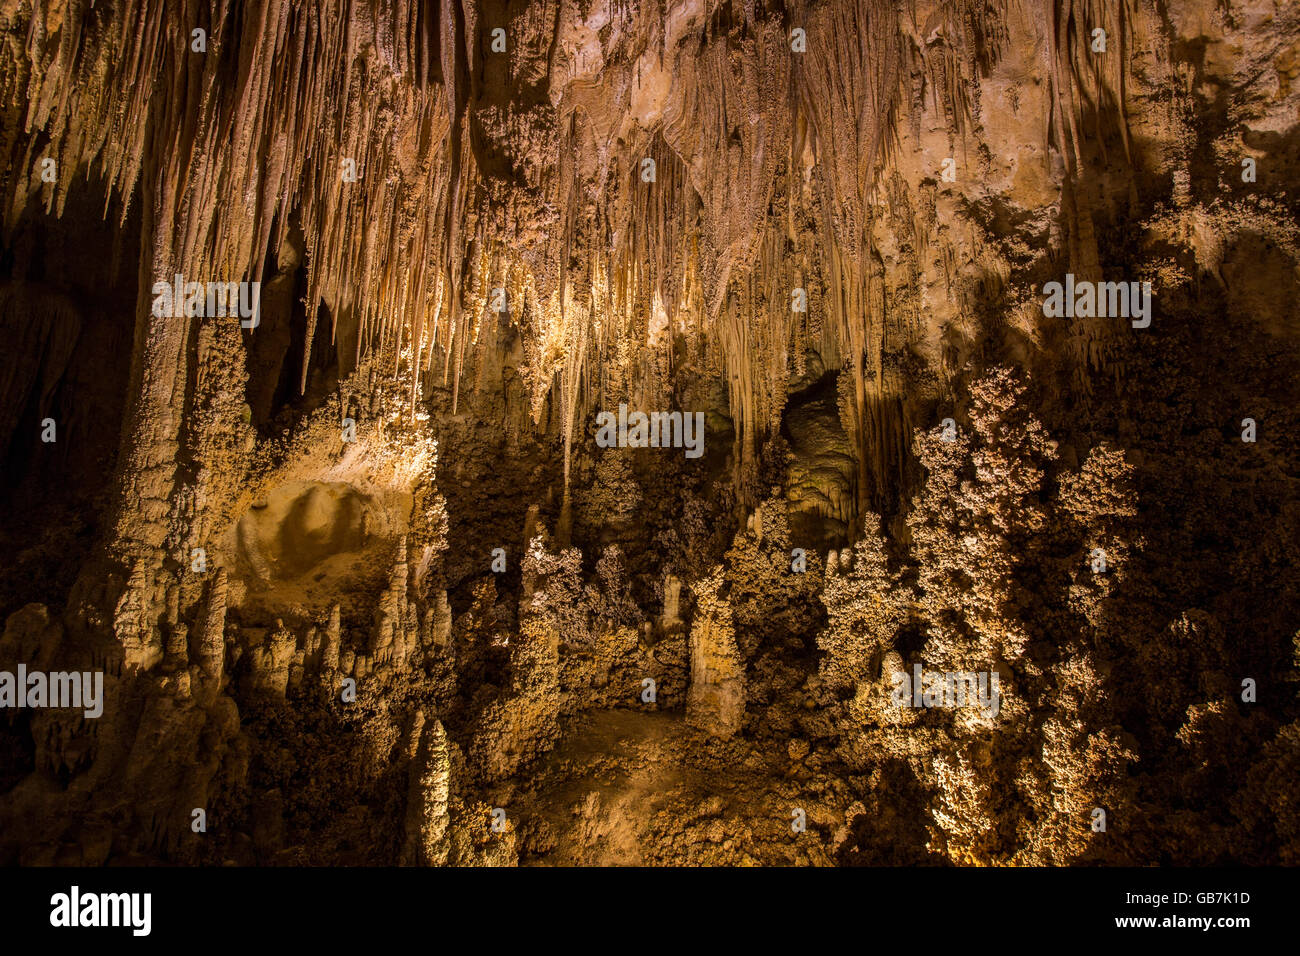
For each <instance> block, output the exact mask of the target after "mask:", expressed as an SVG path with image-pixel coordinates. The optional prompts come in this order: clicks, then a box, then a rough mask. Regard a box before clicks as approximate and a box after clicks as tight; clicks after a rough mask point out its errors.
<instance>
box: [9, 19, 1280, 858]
mask: <svg viewBox="0 0 1300 956" xmlns="http://www.w3.org/2000/svg"><path fill="white" fill-rule="evenodd" d="M0 38H2V39H3V41H4V42H3V44H0V208H2V209H3V216H2V217H0V340H2V341H3V343H4V344H3V347H0V458H2V459H3V480H2V481H0V621H2V622H3V627H2V629H0V678H2V677H3V674H5V673H13V674H16V673H17V671H18V668H19V667H20V666H21V667H22V668H24V672H41V673H50V674H53V673H56V672H58V673H74V672H75V673H83V672H85V673H91V674H95V673H98V674H102V678H103V699H102V701H101V703H102V713H101V714H99V715H98V716H93V717H92V716H87V715H86V714H85V713H83V709H79V708H77V707H71V706H62V707H59V706H49V702H48V701H47V702H43V703H36V704H31V703H30V701H29V700H28V699H27V698H26V697H24V700H25V701H27V703H26V705H20V704H17V703H9V702H8V700H7V698H5V697H3V696H2V694H3V688H2V687H0V864H24V865H48V864H83V865H94V866H98V865H105V864H108V865H121V864H128V865H130V864H168V863H180V864H190V865H198V864H202V865H223V864H231V863H235V864H246V865H251V864H257V865H295V864H298V865H379V864H397V863H400V864H403V865H420V866H424V865H452V866H456V865H462V866H465V865H517V864H524V865H613V864H656V865H659V864H662V865H681V864H691V865H694V864H722V865H756V864H757V865H817V866H822V865H880V864H958V865H1005V864H1012V865H1024V864H1046V865H1074V864H1124V865H1153V864H1154V865H1167V864H1191V865H1211V864H1228V863H1242V862H1250V863H1264V864H1295V863H1297V862H1300V816H1298V814H1297V808H1296V805H1295V801H1294V799H1293V798H1292V797H1291V796H1290V793H1291V787H1290V784H1291V783H1292V782H1293V780H1294V777H1295V771H1296V769H1297V766H1298V765H1300V749H1298V748H1300V695H1298V693H1297V690H1298V688H1300V684H1298V683H1297V682H1298V681H1300V570H1298V569H1300V552H1298V550H1297V549H1298V547H1300V545H1298V542H1300V457H1298V454H1297V448H1298V447H1300V446H1297V442H1296V440H1295V436H1296V435H1298V434H1300V412H1298V410H1300V352H1298V350H1297V349H1298V346H1300V330H1298V329H1297V326H1296V313H1295V303H1296V301H1298V300H1300V7H1297V5H1296V4H1294V3H1291V2H1288V0H1161V2H1158V3H1157V2H1154V0H1117V2H1106V3H1102V2H1098V0H1023V2H1010V0H979V2H976V0H946V2H939V0H915V2H907V3H903V2H895V0H842V2H841V0H770V2H769V0H664V2H660V3H635V2H621V0H620V2H605V0H541V2H522V0H459V2H454V3H442V2H415V0H385V2H380V0H345V2H340V3H334V4H321V3H315V2H309V0H229V2H226V0H220V2H218V0H184V2H171V0H167V2H164V0H101V2H97V3H94V4H88V3H84V2H75V0H45V2H33V0H0ZM195 283H197V284H198V285H197V287H196V288H198V289H199V292H198V293H195V294H193V295H191V293H190V292H189V291H187V289H188V288H189V286H190V285H191V284H195ZM1107 283H1113V284H1117V283H1123V284H1124V285H1123V293H1124V295H1125V296H1126V298H1125V299H1124V300H1123V301H1124V309H1123V310H1122V311H1121V310H1120V306H1119V302H1120V299H1119V296H1120V294H1121V287H1120V286H1118V285H1113V286H1106V285H1105V284H1107ZM1053 284H1061V285H1062V286H1063V287H1067V288H1068V289H1070V290H1077V289H1084V288H1086V289H1087V294H1088V296H1089V300H1088V301H1089V302H1090V303H1092V307H1091V308H1085V307H1083V306H1082V305H1080V304H1079V301H1080V300H1075V299H1073V298H1071V301H1070V303H1069V308H1068V309H1065V308H1062V309H1054V308H1053V307H1052V306H1051V296H1052V292H1051V290H1052V287H1053ZM214 286H215V287H220V288H221V289H226V288H227V286H229V288H232V289H236V290H237V291H238V294H236V295H235V296H234V298H233V299H230V300H227V299H225V298H224V296H225V294H226V293H225V292H221V293H220V294H219V295H218V293H215V292H212V291H211V290H212V289H213V287H214ZM177 288H179V289H180V290H181V293H182V294H181V295H180V296H179V297H175V296H174V294H173V291H174V290H175V289H177ZM1094 289H1096V294H1095V296H1094ZM1108 289H1109V291H1107V290H1108ZM1130 290H1131V295H1130V294H1129V293H1130ZM240 295H243V296H244V298H243V299H241V298H240ZM214 296H218V297H217V298H214ZM1108 296H1109V298H1107V297H1108ZM173 299H175V301H173ZM227 301H229V302H231V303H232V305H231V307H230V308H225V307H224V304H225V303H226V302H227ZM245 301H251V302H253V303H255V305H256V308H255V310H253V311H252V312H250V313H249V314H245V313H244V312H242V311H240V310H239V307H238V306H237V305H235V304H234V303H237V302H245ZM1103 302H1109V303H1112V305H1108V306H1106V307H1103V306H1102V303H1103ZM1143 303H1145V305H1144V304H1143ZM1076 306H1078V307H1076ZM1130 307H1131V308H1130ZM638 415H644V416H645V417H646V422H647V423H648V425H649V426H650V430H649V431H648V432H644V433H640V434H643V435H645V436H646V437H645V440H644V441H641V440H640V439H639V438H638V437H637V435H638V434H639V433H638V425H637V422H636V416H638ZM674 416H675V417H674ZM697 420H698V421H699V422H700V426H699V427H700V431H698V432H696V431H694V424H695V422H696V421H697ZM609 421H616V422H621V423H622V427H620V428H613V427H612V426H608V425H607V423H608V422H609ZM660 425H662V426H663V427H662V428H660ZM611 433H613V434H612V435H611ZM650 435H653V439H652V438H651V437H649V436H650ZM691 435H694V436H695V438H696V439H698V444H696V445H693V444H692V443H691V442H692V439H691V438H690V436H691ZM661 439H662V440H661ZM926 675H929V678H928V679H927V678H926ZM964 675H968V676H969V677H970V680H971V683H970V684H969V687H970V688H971V692H970V696H968V697H959V696H958V695H957V689H958V688H963V687H965V686H966V685H965V684H964V683H962V682H963V681H964V680H965V676H964ZM979 680H983V682H984V683H983V684H980V683H979ZM977 686H978V687H981V688H983V691H981V692H982V693H987V692H988V688H989V687H996V688H997V691H996V692H997V694H998V697H997V699H996V706H993V705H992V704H991V703H990V702H989V701H985V705H980V704H979V703H978V702H977V701H976V700H975V697H974V694H975V690H974V688H976V687H977ZM900 688H902V689H901V690H900ZM963 693H964V691H963ZM200 810H201V811H203V813H202V814H199V815H196V812H197V811H200ZM1099 811H1102V812H1103V816H1102V817H1098V815H1097V814H1098V812H1099ZM199 816H201V817H202V818H203V819H204V821H205V825H203V826H200V825H199V824H198V823H197V822H196V820H197V819H198V817H199ZM792 818H799V819H803V820H804V821H805V823H806V825H805V826H804V827H803V828H802V829H800V828H797V827H792V825H791V821H792ZM1102 818H1104V821H1105V825H1104V827H1102V826H1099V825H1098V821H1099V820H1100V819H1102Z"/></svg>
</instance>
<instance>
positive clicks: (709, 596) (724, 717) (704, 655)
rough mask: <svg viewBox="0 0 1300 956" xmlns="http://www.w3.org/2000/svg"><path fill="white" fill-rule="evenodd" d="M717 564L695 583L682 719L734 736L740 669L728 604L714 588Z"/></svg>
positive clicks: (739, 711) (741, 693)
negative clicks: (688, 678) (688, 665)
mask: <svg viewBox="0 0 1300 956" xmlns="http://www.w3.org/2000/svg"><path fill="white" fill-rule="evenodd" d="M722 584H723V573H722V568H721V567H718V568H715V569H714V570H713V572H712V573H711V574H709V576H708V577H706V578H704V579H703V580H702V581H699V582H697V583H696V584H695V586H694V588H693V590H694V592H695V604H696V610H695V619H694V621H693V623H692V624H691V636H690V654H691V684H690V689H689V690H688V691H687V693H686V719H687V721H689V722H690V723H691V724H693V725H694V726H696V727H699V728H700V729H702V730H704V731H707V732H708V733H710V734H712V735H714V736H715V737H722V738H727V737H731V736H734V735H735V734H736V733H737V732H738V731H739V730H740V727H741V724H742V723H743V722H744V718H745V667H744V663H743V662H742V661H741V659H740V652H739V651H738V650H737V649H736V629H735V624H734V623H733V621H732V615H731V604H730V603H729V602H728V601H727V599H726V598H725V597H722V596H720V594H719V591H720V589H721V588H722Z"/></svg>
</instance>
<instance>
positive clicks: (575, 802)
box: [503, 710, 831, 866]
mask: <svg viewBox="0 0 1300 956" xmlns="http://www.w3.org/2000/svg"><path fill="white" fill-rule="evenodd" d="M803 776H805V775H804V774H802V773H799V772H797V771H796V769H795V768H793V767H791V766H790V760H789V758H788V757H786V756H785V755H784V753H783V752H781V751H780V750H779V749H777V748H775V747H774V746H771V744H770V742H769V743H768V744H767V745H764V744H763V743H761V742H760V743H753V742H749V741H742V740H732V741H721V740H717V739H714V738H708V737H706V736H704V735H702V734H701V733H700V732H699V731H697V730H696V729H695V728H693V727H691V726H690V725H688V724H687V723H686V721H685V719H684V718H683V716H682V715H681V714H679V713H671V712H668V713H665V712H637V711H632V710H608V711H600V712H597V713H594V714H591V715H588V716H586V717H584V718H583V719H582V720H581V722H580V723H578V724H577V725H576V726H574V727H572V728H571V729H570V731H569V733H568V734H566V737H565V740H564V741H563V742H562V743H561V745H560V746H559V747H557V748H556V749H555V750H554V751H553V752H552V753H550V754H549V755H547V757H545V758H544V759H543V760H542V761H540V762H539V764H538V767H537V770H536V772H535V773H534V774H532V775H531V780H530V783H529V786H528V789H527V790H526V791H524V790H520V791H516V792H513V793H511V794H510V795H509V799H510V800H511V806H512V808H513V809H512V816H515V817H516V819H517V820H518V821H519V828H520V835H521V849H522V851H523V852H522V853H521V857H520V862H521V864H523V865H540V866H568V865H593V864H594V865H605V866H619V865H629V866H637V865H732V866H734V865H741V866H743V865H758V864H804V865H807V864H829V863H830V862H831V859H830V856H829V854H828V851H827V848H826V846H825V842H826V841H825V836H824V834H822V833H821V832H819V830H818V829H817V828H816V827H815V826H814V825H813V823H812V822H811V820H812V819H814V818H815V817H816V816H817V815H816V814H815V813H814V811H813V810H812V809H808V810H807V811H806V815H807V817H808V818H809V819H810V822H809V824H808V829H807V831H806V832H802V833H795V832H793V831H792V829H791V819H792V810H793V809H794V808H796V807H798V806H799V805H800V803H801V801H802V802H804V803H807V800H806V799H803V798H806V797H807V794H806V793H801V791H803V788H804V784H805V783H806V781H803V782H801V780H800V778H801V777H803ZM503 796H504V795H503Z"/></svg>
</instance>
